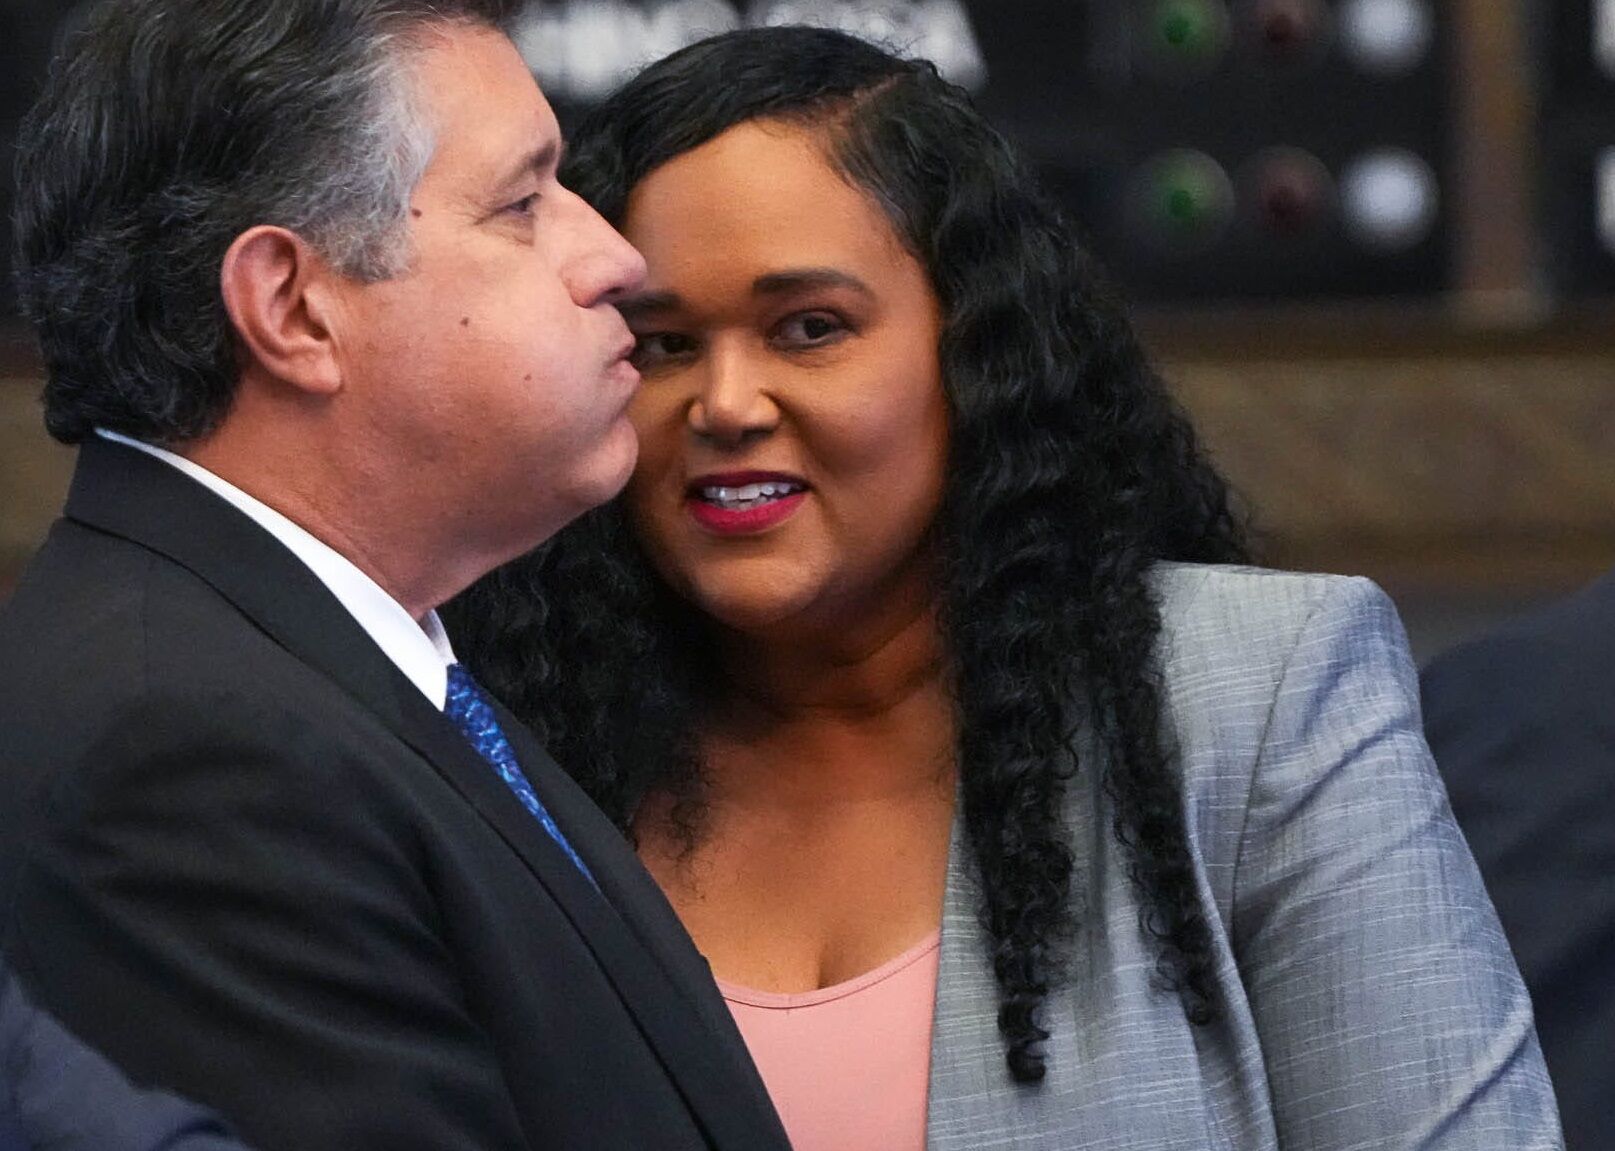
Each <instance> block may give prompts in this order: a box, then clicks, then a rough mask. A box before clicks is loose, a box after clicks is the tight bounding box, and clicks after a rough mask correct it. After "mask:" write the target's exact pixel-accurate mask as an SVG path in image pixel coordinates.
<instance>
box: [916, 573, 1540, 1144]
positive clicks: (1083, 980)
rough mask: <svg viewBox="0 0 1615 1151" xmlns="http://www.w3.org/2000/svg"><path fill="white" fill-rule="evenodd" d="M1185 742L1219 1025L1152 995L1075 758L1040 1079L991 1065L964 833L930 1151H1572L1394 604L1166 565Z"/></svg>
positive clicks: (1119, 856)
mask: <svg viewBox="0 0 1615 1151" xmlns="http://www.w3.org/2000/svg"><path fill="white" fill-rule="evenodd" d="M1155 588H1156V591H1157V593H1158V596H1159V601H1160V605H1161V614H1162V617H1163V622H1164V629H1163V632H1162V664H1161V666H1162V672H1163V682H1164V711H1165V716H1166V719H1165V722H1166V725H1167V733H1166V734H1167V738H1168V740H1169V743H1170V744H1175V745H1176V748H1177V762H1178V764H1179V767H1180V770H1181V772H1182V788H1183V800H1184V809H1185V811H1186V813H1187V820H1188V829H1189V836H1190V849H1191V851H1192V853H1193V855H1194V859H1195V864H1196V874H1197V878H1198V883H1199V890H1200V899H1201V902H1202V904H1203V906H1204V908H1205V911H1206V918H1207V920H1208V921H1209V923H1210V926H1211V931H1212V941H1213V946H1214V947H1215V949H1216V953H1217V959H1218V976H1217V982H1218V986H1219V990H1220V993H1221V997H1222V1003H1223V1005H1224V1012H1223V1015H1222V1018H1221V1019H1220V1020H1219V1021H1218V1022H1216V1023H1214V1024H1211V1025H1209V1026H1206V1027H1192V1026H1190V1025H1189V1024H1188V1022H1187V1021H1186V1020H1185V1019H1184V1016H1183V1011H1182V1007H1181V1005H1180V1003H1179V1000H1178V998H1177V997H1176V996H1175V995H1173V994H1171V993H1169V992H1163V991H1161V990H1158V989H1157V987H1156V986H1155V985H1154V984H1152V978H1151V977H1152V973H1153V972H1154V970H1155V966H1156V962H1155V953H1154V951H1153V950H1152V948H1151V946H1150V945H1149V943H1148V942H1147V941H1146V939H1145V938H1144V937H1143V934H1142V932H1141V929H1140V927H1139V907H1140V901H1139V896H1138V894H1137V892H1136V891H1135V890H1134V889H1133V887H1132V886H1131V884H1130V882H1129V880H1128V878H1127V857H1126V854H1125V852H1124V851H1123V850H1122V849H1121V847H1120V846H1119V845H1118V844H1117V842H1116V840H1115V837H1114V836H1113V835H1112V834H1111V833H1110V831H1109V828H1110V826H1111V822H1112V821H1111V812H1110V806H1111V805H1110V803H1109V801H1108V800H1107V798H1106V796H1105V794H1104V791H1103V789H1102V788H1101V787H1100V786H1099V774H1100V773H1099V772H1098V771H1096V770H1094V768H1093V765H1094V762H1095V759H1094V755H1095V753H1094V751H1093V750H1092V748H1093V744H1092V742H1091V741H1090V742H1086V743H1083V742H1080V741H1079V746H1078V754H1079V756H1080V757H1081V760H1082V764H1083V768H1082V771H1081V772H1080V773H1079V775H1078V776H1077V779H1076V781H1075V782H1074V783H1073V784H1072V785H1071V788H1070V794H1069V796H1068V803H1067V811H1066V817H1067V820H1068V826H1069V827H1070V829H1071V833H1072V841H1073V843H1074V845H1075V848H1076V861H1077V877H1076V880H1075V883H1074V890H1075V893H1076V896H1077V899H1078V901H1079V902H1078V906H1079V908H1080V909H1081V912H1080V917H1081V923H1082V927H1081V929H1080V931H1079V933H1078V935H1077V938H1076V942H1075V946H1074V949H1073V954H1072V960H1071V964H1070V969H1069V978H1068V980H1067V981H1066V982H1065V984H1064V986H1063V987H1062V988H1061V989H1060V990H1059V991H1057V992H1056V993H1055V994H1053V995H1052V996H1051V997H1050V999H1049V1000H1048V1002H1047V1004H1046V1005H1045V1008H1044V1015H1043V1025H1044V1027H1045V1028H1046V1029H1047V1030H1049V1031H1050V1032H1051V1033H1052V1034H1051V1037H1050V1039H1049V1040H1048V1042H1047V1043H1046V1044H1045V1051H1046V1053H1047V1055H1048V1074H1047V1077H1046V1078H1045V1079H1044V1080H1043V1082H1042V1083H1041V1084H1038V1085H1035V1086H1018V1085H1016V1084H1015V1083H1014V1082H1013V1081H1012V1080H1011V1079H1010V1077H1009V1073H1008V1070H1007V1069H1006V1067H1005V1064H1004V1054H1003V1045H1002V1043H1001V1042H1000V1039H999V1035H998V1029H997V1023H996V1012H997V991H996V986H995V984H994V982H993V976H992V971H991V969H990V967H989V965H988V962H987V959H986V955H987V950H986V943H985V939H984V935H983V932H982V929H981V927H980V925H979V922H978V917H977V911H976V909H977V897H976V893H975V891H974V890H973V885H974V880H973V878H972V871H971V868H970V865H969V861H968V858H967V855H966V853H965V852H963V851H962V850H961V845H960V842H959V836H958V833H957V830H956V832H955V840H954V849H953V852H952V855H951V858H950V861H949V874H948V887H947V895H946V902H945V907H944V913H943V924H942V957H941V974H940V977H939V979H938V986H937V1001H936V1023H935V1032H934V1036H933V1041H932V1053H931V1092H930V1104H929V1135H928V1138H927V1145H928V1147H929V1148H930V1149H931V1151H987V1149H992V1148H1015V1149H1032V1148H1039V1149H1042V1148H1081V1149H1083V1151H1123V1149H1129V1151H1131V1149H1137V1151H1145V1149H1148V1151H1167V1149H1172V1148H1181V1149H1183V1151H1190V1149H1193V1151H1212V1149H1220V1148H1228V1149H1230V1151H1232V1149H1238V1151H1257V1149H1265V1148H1283V1149H1284V1151H1301V1149H1313V1148H1316V1149H1319V1151H1347V1149H1365V1151H1366V1149H1373V1151H1382V1149H1395V1148H1453V1149H1457V1148H1463V1149H1465V1151H1471V1149H1491V1148H1496V1149H1498V1151H1505V1149H1506V1151H1526V1149H1535V1148H1557V1147H1562V1146H1563V1141H1562V1139H1561V1137H1560V1134H1559V1122H1558V1116H1557V1114H1556V1111H1555V1107H1554V1100H1553V1091H1552V1088H1551V1087H1550V1086H1549V1083H1548V1077H1547V1073H1546V1071H1545V1070H1544V1068H1543V1064H1542V1054H1541V1051H1540V1050H1539V1048H1538V1046H1537V1038H1536V1032H1535V1029H1534V1027H1533V1024H1532V1019H1531V1004H1530V1000H1529V998H1528V997H1527V995H1526V991H1525V988H1524V986H1523V984H1522V983H1521V981H1520V976H1519V972H1518V970H1517V969H1516V967H1515V964H1514V959H1513V957H1512V956H1511V955H1510V953H1509V950H1508V946H1507V944H1506V943H1505V942H1504V940H1503V934H1502V931H1501V929H1500V928H1499V927H1498V923H1497V917H1496V915H1495V914H1494V913H1493V911H1492V907H1491V904H1490V903H1489V902H1488V900H1487V898H1486V893H1485V890H1484V888H1483V887H1482V886H1481V880H1480V875H1479V874H1478V872H1477V871H1476V869H1475V864H1474V862H1473V860H1472V859H1471V858H1470V854H1469V849H1468V847H1467V846H1466V845H1465V844H1464V841H1463V838H1462V837H1461V836H1460V834H1459V832H1458V828H1457V826H1456V824H1454V822H1453V819H1452V813H1451V810H1450V809H1449V808H1448V806H1447V797H1446V794H1445V792H1444V791H1443V790H1442V786H1441V782H1440V779H1439V777H1438V776H1437V774H1436V771H1435V768H1434V766H1433V764H1432V763H1431V759H1430V753H1429V751H1428V749H1427V748H1426V747H1425V743H1424V738H1423V736H1422V734H1421V733H1420V719H1419V704H1418V698H1419V696H1418V680H1417V676H1416V673H1415V671H1414V668H1413V664H1412V661H1411V659H1410V658H1409V656H1408V652H1407V645H1406V640H1405V638H1404V636H1403V634H1402V629H1401V624H1400V622H1399V621H1398V619H1397V616H1396V611H1395V609H1394V608H1393V607H1392V606H1391V603H1390V601H1389V600H1388V599H1387V598H1386V596H1385V595H1384V593H1382V592H1381V591H1380V590H1379V589H1378V588H1377V587H1375V586H1374V585H1373V584H1372V583H1370V582H1369V581H1367V580H1362V579H1347V578H1342V577H1334V576H1306V575H1290V574H1283V573H1278V572H1268V571H1258V570H1253V569H1247V568H1216V567H1204V566H1190V565H1166V566H1163V568H1162V569H1161V570H1160V571H1159V572H1158V573H1157V575H1156V577H1155Z"/></svg>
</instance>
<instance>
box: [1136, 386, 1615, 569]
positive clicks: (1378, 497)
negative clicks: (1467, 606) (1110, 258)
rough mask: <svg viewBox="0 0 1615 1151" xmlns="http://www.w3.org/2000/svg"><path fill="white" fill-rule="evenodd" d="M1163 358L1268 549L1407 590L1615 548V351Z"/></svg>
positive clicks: (1601, 565) (1600, 564)
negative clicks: (1411, 356) (1203, 359)
mask: <svg viewBox="0 0 1615 1151" xmlns="http://www.w3.org/2000/svg"><path fill="white" fill-rule="evenodd" d="M1168 372H1169V375H1171V376H1172V377H1173V378H1174V379H1175V381H1176V386H1177V389H1178V393H1179V395H1180V397H1181V398H1182V400H1183V402H1184V403H1185V405H1186V406H1187V407H1188V408H1189V409H1190V411H1191V413H1192V414H1193V416H1194V419H1195V422H1196V424H1197V426H1198V427H1199V428H1200V429H1201V432H1202V434H1203V435H1204V437H1205V439H1206V441H1207V443H1208V445H1209V446H1210V448H1211V450H1212V451H1213V453H1214V454H1215V456H1216V459H1217V461H1218V463H1219V464H1220V465H1221V467H1222V468H1223V469H1224V471H1225V472H1226V473H1227V474H1228V476H1229V477H1230V479H1231V480H1232V481H1233V482H1234V483H1235V485H1236V486H1237V487H1238V488H1239V489H1240V490H1241V491H1242V492H1243V493H1244V494H1245V495H1246V497H1247V498H1248V501H1249V503H1250V505H1251V506H1252V508H1253V509H1254V511H1255V513H1256V522H1257V525H1258V527H1259V528H1260V529H1261V530H1262V531H1263V532H1264V534H1265V535H1266V537H1267V541H1268V544H1269V552H1270V554H1271V556H1272V558H1273V559H1274V560H1275V561H1276V562H1279V563H1281V564H1284V565H1286V566H1296V567H1304V568H1316V569H1321V570H1331V571H1351V572H1360V573H1363V574H1368V575H1372V576H1374V577H1375V578H1377V579H1379V580H1380V581H1381V582H1382V583H1385V584H1387V585H1388V586H1390V587H1393V588H1395V589H1397V590H1400V591H1410V592H1429V591H1439V590H1453V591H1513V592H1522V593H1535V592H1546V591H1552V590H1557V589H1565V588H1570V587H1574V586H1576V585H1577V584H1579V583H1581V582H1584V581H1585V580H1587V579H1590V578H1591V577H1592V576H1594V575H1596V574H1597V573H1598V572H1600V571H1602V570H1604V569H1605V568H1607V567H1610V566H1612V565H1615V358H1611V357H1609V356H1605V355H1559V356H1548V355H1519V356H1513V357H1491V358H1476V357H1463V356H1455V357H1439V358H1429V359H1402V360H1378V359H1363V360H1352V359H1342V360H1328V361H1320V360H1297V361H1254V362H1250V363H1245V364H1238V365H1236V364H1231V363H1223V362H1214V363H1206V362H1199V363H1196V362H1179V363H1176V364H1173V365H1169V367H1168Z"/></svg>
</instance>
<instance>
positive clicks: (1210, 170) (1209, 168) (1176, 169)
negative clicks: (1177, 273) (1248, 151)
mask: <svg viewBox="0 0 1615 1151" xmlns="http://www.w3.org/2000/svg"><path fill="white" fill-rule="evenodd" d="M1142 177H1143V183H1142V185H1141V187H1140V191H1141V193H1142V201H1141V205H1140V206H1141V207H1142V208H1143V209H1144V212H1145V216H1144V223H1145V226H1146V227H1147V228H1148V229H1149V230H1150V232H1151V233H1152V234H1153V235H1154V236H1155V237H1156V238H1157V239H1158V240H1160V241H1163V242H1165V243H1166V244H1167V245H1168V246H1169V247H1171V248H1173V249H1180V250H1186V249H1189V248H1198V247H1200V246H1202V245H1205V244H1208V243H1213V242H1215V241H1216V240H1217V238H1219V237H1220V236H1221V235H1222V234H1223V233H1224V232H1225V231H1226V230H1227V227H1228V225H1229V223H1230V222H1231V221H1232V219H1233V214H1234V192H1233V185H1232V183H1231V182H1230V181H1229V178H1228V174H1227V172H1225V171H1224V170H1223V168H1222V166H1221V165H1220V164H1218V163H1217V162H1216V161H1215V160H1213V159H1212V158H1211V157H1210V156H1207V155H1205V154H1204V153H1203V152H1195V151H1191V150H1188V149H1176V150H1173V151H1170V152H1164V153H1161V154H1160V155H1158V156H1156V157H1155V158H1154V159H1153V160H1152V161H1150V162H1149V163H1148V164H1147V165H1145V167H1144V170H1143V173H1142Z"/></svg>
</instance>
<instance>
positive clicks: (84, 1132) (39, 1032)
mask: <svg viewBox="0 0 1615 1151" xmlns="http://www.w3.org/2000/svg"><path fill="white" fill-rule="evenodd" d="M37 1147H49V1148H52V1149H53V1151H113V1149H114V1148H116V1149H117V1151H246V1148H244V1147H242V1145H241V1144H240V1143H237V1142H236V1141H235V1140H234V1139H232V1138H230V1137H229V1133H228V1132H227V1131H225V1129H224V1128H223V1126H221V1125H220V1124H219V1122H218V1120H217V1119H215V1118H214V1117H213V1116H211V1115H209V1114H208V1113H207V1112H205V1111H203V1110H202V1109H201V1108H199V1107H195V1106H192V1105H191V1104H189V1103H185V1102H183V1101H181V1100H179V1099H175V1098H174V1097H173V1096H171V1095H166V1094H164V1093H162V1092H160V1091H140V1090H138V1089H136V1088H135V1087H133V1086H131V1085H130V1083H129V1081H128V1080H127V1079H125V1078H124V1077H123V1075H121V1074H120V1073H119V1071H118V1069H117V1068H116V1067H114V1066H112V1064H110V1063H108V1062H107V1061H106V1060H105V1059H103V1058H101V1057H100V1056H99V1055H97V1054H96V1053H95V1052H94V1051H91V1050H90V1049H89V1048H88V1047H86V1046H85V1045H84V1044H82V1043H80V1042H79V1041H78V1040H77V1039H75V1038H74V1037H73V1036H71V1035H69V1034H68V1033H67V1032H66V1031H63V1030H62V1028H61V1027H60V1025H58V1024H57V1023H56V1021H55V1020H54V1019H52V1018H50V1017H49V1016H48V1015H46V1014H45V1013H44V1012H42V1011H39V1010H38V1009H36V1008H35V1007H34V1006H33V1004H31V1003H29V1002H28V997H27V996H26V995H24V994H23V991H22V988H20V987H18V986H17V983H16V980H14V979H13V978H12V977H11V969H10V968H9V967H6V966H5V965H4V964H3V963H0V1151H32V1149H33V1148H37Z"/></svg>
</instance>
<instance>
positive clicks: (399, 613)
mask: <svg viewBox="0 0 1615 1151" xmlns="http://www.w3.org/2000/svg"><path fill="white" fill-rule="evenodd" d="M96 434H97V435H99V436H101V437H102V438H103V439H107V440H111V441H112V442H113V443H118V444H123V445H125V446H126V447H131V448H134V449H135V450H136V451H141V452H145V453H146V454H147V455H149V456H155V457H157V458H158V459H160V460H162V461H163V462H164V463H166V464H169V465H171V466H173V467H175V468H177V469H179V470H180V471H181V472H184V473H185V474H186V475H188V476H190V477H191V479H193V480H195V481H196V482H197V483H199V484H201V485H202V486H203V487H205V488H207V489H208V490H209V491H212V492H213V493H215V494H216V495H218V496H219V497H220V498H222V499H225V500H228V501H229V502H230V503H231V504H233V505H234V506H235V507H236V508H237V509H239V510H240V511H241V513H242V514H243V515H245V516H247V517H248V518H250V519H251V520H252V521H253V522H254V523H256V524H257V525H258V526H259V527H261V528H263V529H264V530H265V531H266V532H268V533H269V534H270V535H272V536H274V537H275V538H276V539H277V540H279V541H280V542H281V543H282V544H284V545H285V547H286V549H287V550H288V551H290V552H291V553H292V554H293V555H294V556H296V557H297V558H298V559H299V560H301V561H302V562H303V565H304V566H305V567H307V568H308V570H309V571H311V572H313V573H314V576H315V578H316V579H318V580H319V581H320V582H321V583H323V584H324V585H325V586H326V587H327V588H329V589H330V591H331V594H332V595H334V596H336V598H337V602H338V603H340V604H341V605H342V606H343V607H344V608H346V609H347V612H348V614H349V615H351V616H352V617H353V618H354V620H355V621H356V622H357V623H358V625H359V626H360V627H362V628H364V630H365V634H366V635H368V636H369V637H370V638H371V639H372V640H374V641H375V644H376V646H377V647H379V648H380V649H381V650H382V651H383V652H384V653H385V654H386V656H387V658H388V659H390V660H392V661H393V663H394V664H395V665H396V666H397V668H398V670H399V671H401V672H403V673H404V675H405V676H407V677H408V678H409V681H410V682H411V683H413V684H414V685H415V686H416V687H418V688H420V690H421V693H422V694H423V695H425V696H426V698H427V699H429V700H431V701H432V706H433V707H435V708H437V709H438V710H439V711H442V710H443V705H444V701H445V700H446V699H447V697H448V668H449V665H450V664H452V663H454V662H455V659H454V649H453V648H452V647H450V646H449V637H448V635H447V634H446V633H445V632H444V631H443V623H442V621H441V620H439V619H438V617H437V612H435V611H429V612H427V613H426V616H425V617H424V618H423V619H422V620H421V621H420V622H419V623H417V622H416V621H415V620H413V619H411V618H410V615H409V613H408V612H407V611H405V610H404V607H403V605H402V604H400V603H399V602H398V601H397V600H395V599H393V597H392V596H390V595H388V594H387V593H386V592H384V591H383V590H382V589H381V586H380V585H379V584H377V583H376V581H375V580H373V579H371V578H370V577H369V576H367V575H365V573H364V572H362V571H360V570H359V569H358V568H357V567H356V566H355V565H354V563H353V561H351V560H349V559H347V558H346V557H345V556H342V555H340V554H338V553H337V552H336V551H335V550H334V549H333V548H332V547H331V546H330V545H329V544H326V543H323V542H322V541H320V540H317V539H315V538H314V537H313V536H312V535H310V534H309V533H308V532H307V531H305V530H304V529H303V528H300V527H298V526H297V525H296V524H294V523H293V522H292V521H291V520H289V519H287V518H286V517H285V516H283V515H281V514H280V513H279V512H277V511H276V510H275V509H274V508H272V507H269V506H268V505H266V504H264V503H263V502H262V501H261V500H256V499H254V498H253V497H252V496H249V495H248V494H247V493H246V492H244V491H242V490H241V489H240V488H238V487H236V486H235V485H234V484H232V483H230V482H229V481H227V480H222V479H220V478H219V477H218V476H216V475H214V474H213V473H212V472H210V471H208V470H207V469H206V468H204V467H202V466H201V465H200V464H198V463H195V462H194V461H192V460H188V459H186V458H185V457H184V456H179V455H175V454H174V453H173V452H169V451H164V450H163V449H162V448H154V447H152V446H151V445H150V444H144V443H141V442H140V441H139V440H133V439H130V438H129V437H128V436H125V435H120V434H119V433H117V432H111V431H107V430H106V429H105V428H97V429H96Z"/></svg>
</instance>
